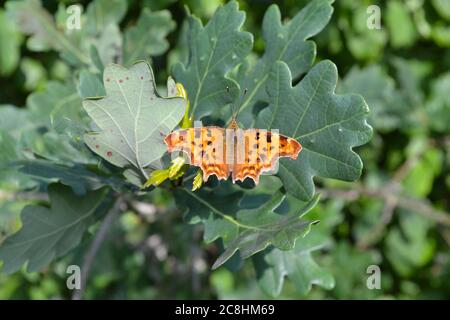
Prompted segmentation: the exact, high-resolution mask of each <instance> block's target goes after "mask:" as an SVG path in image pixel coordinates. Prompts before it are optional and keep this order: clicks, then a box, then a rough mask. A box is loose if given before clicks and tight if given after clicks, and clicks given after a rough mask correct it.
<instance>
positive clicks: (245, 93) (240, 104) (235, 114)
mask: <svg viewBox="0 0 450 320" xmlns="http://www.w3.org/2000/svg"><path fill="white" fill-rule="evenodd" d="M247 92H248V89H247V88H245V89H244V92H243V93H242V96H241V99H239V104H238V105H239V108H237V110H236V112H235V113H234V114H233V117H234V119H236V118H237V116H238V114H239V111H241V106H242V102H243V101H244V98H245V96H246V95H247Z"/></svg>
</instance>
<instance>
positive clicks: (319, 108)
mask: <svg viewBox="0 0 450 320" xmlns="http://www.w3.org/2000/svg"><path fill="white" fill-rule="evenodd" d="M336 81H337V71H336V67H335V65H334V64H333V63H332V62H330V61H322V62H320V63H319V64H317V65H316V66H315V67H314V68H312V69H311V71H310V72H309V73H308V74H307V75H306V76H305V78H304V79H303V80H302V81H301V82H300V83H299V84H297V86H295V87H292V86H291V83H292V76H291V74H290V72H289V68H288V67H287V65H286V64H284V63H283V62H278V63H277V64H276V65H275V67H274V69H273V71H272V73H271V75H270V78H269V80H268V87H267V88H268V94H269V97H270V98H269V99H270V105H269V107H268V108H266V109H265V110H263V111H262V112H261V113H260V114H259V115H258V120H257V122H256V125H257V126H258V127H260V128H268V129H278V128H279V130H280V133H282V134H285V135H287V136H290V137H293V138H295V139H296V140H298V141H299V142H300V143H301V144H302V151H301V152H302V161H286V160H285V159H281V160H280V170H279V172H278V175H279V176H280V178H281V180H282V181H283V184H284V187H285V188H286V191H287V192H289V193H290V194H292V195H294V196H296V197H297V198H299V199H302V200H307V199H309V198H311V196H312V195H313V194H314V185H313V181H312V177H313V176H314V175H320V176H323V177H327V178H335V179H341V180H355V179H357V178H358V177H359V175H360V174H361V170H362V163H361V159H360V158H359V157H358V156H357V155H356V154H355V153H354V152H352V151H351V148H352V147H355V146H359V145H361V144H364V143H366V142H367V141H368V140H369V138H370V136H371V132H372V131H371V127H370V126H369V125H367V123H366V119H365V117H366V115H367V113H368V112H369V108H368V106H367V105H366V103H365V101H364V99H363V98H362V97H360V96H350V95H344V96H337V95H335V94H334V93H333V92H334V89H335V85H336ZM293 101H295V104H293V103H292V102H293Z"/></svg>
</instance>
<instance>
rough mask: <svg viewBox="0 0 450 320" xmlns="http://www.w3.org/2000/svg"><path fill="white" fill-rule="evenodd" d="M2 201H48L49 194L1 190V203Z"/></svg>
mask: <svg viewBox="0 0 450 320" xmlns="http://www.w3.org/2000/svg"><path fill="white" fill-rule="evenodd" d="M1 200H39V201H48V194H46V193H41V192H26V191H19V192H11V191H7V190H0V201H1Z"/></svg>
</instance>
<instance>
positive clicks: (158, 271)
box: [0, 0, 450, 299]
mask: <svg viewBox="0 0 450 320" xmlns="http://www.w3.org/2000/svg"><path fill="white" fill-rule="evenodd" d="M83 3H84V5H83V6H82V7H80V8H82V10H81V29H69V28H67V21H68V20H67V19H68V18H69V17H70V16H71V11H70V10H69V11H67V7H68V6H69V4H68V3H67V2H65V1H57V0H50V1H45V3H44V2H42V4H41V2H40V1H37V0H23V1H7V3H6V4H5V8H2V9H0V26H2V28H0V29H1V30H0V84H1V85H2V88H3V90H2V91H1V92H0V260H1V261H0V264H1V263H3V269H2V270H0V272H1V271H3V273H0V298H3V299H5V298H6V299H8V298H18V299H20V298H29V299H46V298H57V299H59V298H70V295H71V294H72V292H70V290H68V289H67V287H66V285H65V283H66V282H65V281H66V279H67V273H66V267H67V266H68V265H72V264H76V265H80V266H82V267H83V268H84V265H83V263H86V259H85V257H86V254H87V252H88V251H89V250H92V248H93V243H94V242H97V241H98V239H96V240H95V241H93V239H94V237H99V236H102V232H99V231H98V230H99V229H98V228H97V226H98V225H99V224H100V223H101V224H102V227H101V229H103V226H104V225H105V224H106V225H107V227H108V228H109V229H108V232H107V233H106V234H103V236H102V237H103V238H102V239H100V240H101V243H102V245H101V247H100V250H99V251H97V252H95V259H94V260H93V261H92V266H91V267H92V268H91V272H90V275H89V277H88V278H87V287H86V290H85V292H84V293H83V297H85V298H87V299H99V298H100V299H101V298H106V299H117V298H130V299H135V298H137V299H142V298H145V299H161V298H172V299H173V298H176V299H185V298H200V299H205V298H234V299H248V298H252V299H258V298H275V297H279V298H287V299H299V298H312V299H314V298H315V299H321V298H324V299H333V298H337V299H343V298H347V299H348V298H356V299H371V298H388V299H392V298H394V299H396V298H397V299H411V298H448V297H449V296H450V291H449V289H448V288H449V281H448V279H449V275H448V270H449V266H450V255H449V253H448V243H447V242H448V239H449V229H448V228H449V226H450V218H449V217H450V216H449V214H448V211H449V202H448V200H447V199H450V194H449V191H448V190H449V186H450V174H449V168H450V156H449V152H450V148H449V141H448V135H449V126H448V123H450V121H449V119H448V114H449V112H448V110H449V106H450V103H449V100H448V94H447V92H448V89H450V88H449V81H448V80H449V76H448V72H447V71H446V70H448V69H449V67H450V53H449V51H448V48H449V43H450V42H449V39H450V37H449V32H448V21H449V20H448V19H449V14H448V13H449V10H448V8H447V7H448V6H447V5H446V1H440V0H436V1H434V0H433V1H430V3H426V5H421V1H403V0H393V1H388V2H383V1H366V0H364V1H351V0H341V1H336V2H333V1H331V0H314V1H307V0H299V1H287V2H284V3H283V4H282V5H281V4H280V5H279V6H278V5H276V4H270V3H263V2H254V1H253V2H251V1H239V6H238V4H237V2H235V1H209V0H208V1H207V0H201V1H190V0H183V1H178V2H175V1H172V0H159V1H123V0H113V1H109V0H93V1H89V2H87V3H85V2H83ZM220 4H223V5H220ZM373 4H376V5H379V6H380V8H381V29H369V28H367V18H368V14H369V13H368V12H367V7H368V6H369V5H373ZM139 59H142V60H146V61H147V63H146V62H140V63H137V64H136V60H139ZM328 59H331V60H333V62H331V61H330V60H328ZM121 65H123V66H124V67H122V66H121ZM150 65H151V68H150ZM336 66H337V67H336ZM337 69H339V75H340V76H341V78H342V79H340V80H338V73H337ZM152 70H153V71H154V72H155V73H154V74H153V71H152ZM141 74H144V75H145V77H144V79H145V81H141V80H140V75H141ZM170 75H172V76H173V77H174V79H175V80H174V79H172V78H170ZM127 77H128V79H127ZM167 78H169V80H168V81H166V79H167ZM108 79H109V81H108ZM116 80H117V81H116ZM120 80H122V82H120ZM227 86H228V87H229V91H230V92H229V93H227V89H226V87H227ZM245 88H247V89H248V93H247V94H246V95H245V96H243V93H244V89H245ZM121 89H122V90H121ZM184 89H186V90H184ZM335 91H336V93H335ZM355 93H356V94H355ZM358 94H359V95H361V96H362V97H363V98H364V99H363V98H361V96H359V95H358ZM152 99H153V100H152ZM366 102H367V103H366ZM229 104H234V106H233V107H230V105H229ZM16 106H17V107H16ZM368 106H370V113H368ZM138 109H139V110H140V111H139V112H137V110H138ZM233 109H234V110H235V111H237V110H238V109H239V110H240V112H239V114H238V119H237V120H238V122H239V123H240V125H241V127H243V128H244V129H246V128H251V127H257V128H263V129H278V130H279V131H280V133H283V134H286V135H289V136H292V137H293V138H296V139H298V141H299V142H300V143H301V144H302V146H303V150H302V151H301V153H300V154H299V157H298V159H297V160H295V161H294V160H291V159H281V161H280V166H279V171H278V174H277V175H276V176H262V177H261V180H260V184H259V185H258V186H255V185H254V184H253V183H252V182H251V181H245V182H244V183H238V184H232V183H231V182H230V181H226V182H224V181H221V182H218V181H217V180H216V179H214V178H213V177H211V178H210V179H209V180H208V181H207V182H205V181H203V180H202V172H201V170H199V169H198V168H193V167H189V166H188V165H187V164H186V163H185V162H184V160H183V158H175V160H173V161H172V162H171V161H170V159H169V157H168V156H167V155H165V154H164V153H165V150H166V148H165V145H164V142H163V136H164V135H165V134H166V133H168V132H170V131H171V130H173V129H176V128H177V125H178V126H179V127H181V128H187V127H191V126H193V121H198V120H201V121H202V122H203V123H204V124H208V125H219V126H226V125H227V124H228V122H229V120H230V118H231V111H232V110H233ZM130 111H131V112H130ZM108 114H109V115H108ZM366 118H368V119H367V120H368V122H369V123H370V125H372V126H373V127H374V133H373V139H370V138H371V136H372V132H371V128H370V127H369V125H367V123H366ZM111 130H112V131H111ZM94 137H95V139H96V140H93V138H94ZM140 137H141V138H142V137H143V138H146V139H144V140H142V141H140V139H139V138H140ZM121 140H122V141H123V143H122V142H121ZM139 141H140V142H139ZM127 142H128V143H127ZM137 142H139V143H137ZM97 145H98V148H97V147H96V146H97ZM106 145H108V146H110V148H108V149H107V148H106ZM100 146H101V147H102V148H100ZM108 151H111V152H112V153H111V155H109V153H108ZM118 152H120V154H119V153H118ZM362 163H364V170H363V166H362ZM361 173H362V179H361V180H360V181H358V182H351V183H349V182H344V181H352V180H356V179H358V178H359V176H360V175H361ZM342 180H343V181H342ZM316 192H317V193H316ZM319 193H320V201H319V200H318V199H319ZM113 203H115V204H116V205H114V206H113ZM21 212H22V213H21ZM119 214H120V215H119ZM80 218H81V219H80ZM317 221H320V223H317ZM101 229H100V230H101ZM62 230H65V232H62ZM374 264H375V265H378V266H380V268H381V271H382V275H381V289H380V290H369V289H368V288H367V286H366V280H367V277H368V274H367V268H368V266H370V265H374ZM24 265H26V266H27V267H28V268H24V267H22V266H24ZM30 271H33V272H30ZM6 273H8V274H6Z"/></svg>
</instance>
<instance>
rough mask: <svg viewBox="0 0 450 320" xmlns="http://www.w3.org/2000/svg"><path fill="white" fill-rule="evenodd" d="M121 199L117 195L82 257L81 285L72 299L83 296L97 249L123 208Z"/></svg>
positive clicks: (78, 298) (79, 298)
mask: <svg viewBox="0 0 450 320" xmlns="http://www.w3.org/2000/svg"><path fill="white" fill-rule="evenodd" d="M123 205H124V202H123V199H122V198H121V197H120V196H119V197H118V198H117V200H116V203H115V205H114V207H113V208H112V209H111V210H110V211H109V213H108V214H107V215H106V217H105V219H104V220H103V222H102V224H101V226H100V229H99V230H98V231H97V234H96V235H95V238H94V240H93V241H92V244H91V246H90V247H89V249H88V251H87V253H86V255H85V256H84V259H83V265H82V267H81V286H80V289H79V290H75V291H74V293H73V295H72V300H81V299H82V298H83V294H84V291H85V290H86V284H87V280H88V278H89V273H90V272H91V268H92V265H93V263H94V260H95V258H96V257H97V253H98V250H99V249H100V247H101V245H102V243H103V241H104V240H105V238H106V235H107V234H108V231H109V229H110V227H111V225H112V224H113V222H114V220H115V219H116V217H117V216H118V215H119V214H120V213H121V212H122V211H123V210H124V208H123Z"/></svg>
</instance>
